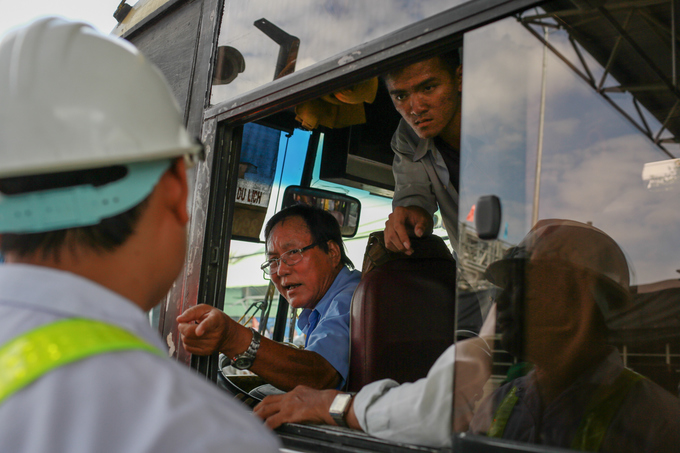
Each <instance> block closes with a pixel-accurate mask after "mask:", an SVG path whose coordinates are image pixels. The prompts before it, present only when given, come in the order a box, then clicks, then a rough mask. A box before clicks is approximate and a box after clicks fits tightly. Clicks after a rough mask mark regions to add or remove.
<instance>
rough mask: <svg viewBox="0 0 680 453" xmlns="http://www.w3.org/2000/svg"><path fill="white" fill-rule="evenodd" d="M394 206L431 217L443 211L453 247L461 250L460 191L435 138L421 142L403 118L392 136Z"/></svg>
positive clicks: (445, 225) (443, 217) (443, 218)
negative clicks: (422, 211) (418, 210)
mask: <svg viewBox="0 0 680 453" xmlns="http://www.w3.org/2000/svg"><path fill="white" fill-rule="evenodd" d="M392 150H393V151H394V162H393V164H392V171H393V173H394V181H395V187H394V198H393V199H392V207H393V208H394V207H396V206H420V207H421V208H423V209H425V210H426V211H427V212H429V213H430V215H434V213H435V212H436V211H437V208H439V209H440V210H441V215H442V220H443V222H444V227H445V228H446V232H447V234H448V235H449V240H450V241H451V247H453V249H454V250H458V192H457V191H456V189H455V188H454V187H453V186H452V185H451V182H450V179H449V170H448V168H447V166H446V163H445V162H444V159H443V158H442V156H441V154H440V152H439V151H438V150H437V147H436V146H435V144H434V139H431V138H430V139H421V138H419V137H418V135H416V133H415V132H414V131H413V129H411V127H410V126H409V125H408V123H407V122H406V121H404V120H403V119H402V120H401V121H400V122H399V127H397V130H396V131H395V132H394V135H393V136H392Z"/></svg>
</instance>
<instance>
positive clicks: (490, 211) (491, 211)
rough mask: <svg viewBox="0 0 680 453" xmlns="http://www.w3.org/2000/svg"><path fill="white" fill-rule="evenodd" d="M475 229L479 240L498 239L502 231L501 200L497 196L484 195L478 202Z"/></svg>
mask: <svg viewBox="0 0 680 453" xmlns="http://www.w3.org/2000/svg"><path fill="white" fill-rule="evenodd" d="M475 228H477V236H479V239H486V240H489V239H498V233H499V232H500V230H501V200H500V199H499V198H498V197H497V196H496V195H484V196H483V197H479V200H477V207H476V208H475Z"/></svg>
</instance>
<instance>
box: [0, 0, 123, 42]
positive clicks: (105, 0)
mask: <svg viewBox="0 0 680 453" xmlns="http://www.w3.org/2000/svg"><path fill="white" fill-rule="evenodd" d="M119 3H120V1H119V0H67V1H55V0H20V1H17V0H0V11H2V14H0V38H2V37H3V36H4V35H5V34H6V33H7V32H9V31H10V30H12V29H14V28H16V27H18V26H21V25H24V24H27V23H29V22H32V21H33V20H35V19H38V18H40V17H43V16H55V15H56V16H61V17H65V18H67V19H73V20H80V21H84V22H88V23H90V24H91V25H93V26H94V27H95V28H97V29H98V30H100V31H101V32H103V33H106V34H108V33H110V32H111V30H113V28H114V27H115V26H116V19H114V18H113V13H114V11H115V10H116V8H117V7H118V4H119ZM129 3H130V4H131V5H134V3H136V2H135V1H132V2H129Z"/></svg>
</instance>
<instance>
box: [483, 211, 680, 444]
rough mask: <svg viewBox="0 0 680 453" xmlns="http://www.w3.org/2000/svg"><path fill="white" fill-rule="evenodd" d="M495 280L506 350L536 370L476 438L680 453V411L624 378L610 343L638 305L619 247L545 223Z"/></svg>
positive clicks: (502, 401)
mask: <svg viewBox="0 0 680 453" xmlns="http://www.w3.org/2000/svg"><path fill="white" fill-rule="evenodd" d="M487 278H488V279H489V280H490V281H491V282H492V283H494V284H496V285H497V286H500V287H501V288H502V289H503V292H502V293H501V294H500V295H499V297H498V299H497V308H498V321H497V326H498V330H499V331H500V333H501V344H502V346H503V348H504V349H506V350H507V351H508V352H510V353H511V354H513V355H514V356H515V357H517V358H518V359H521V360H525V361H527V362H530V363H531V364H533V366H534V368H533V370H532V371H530V372H529V373H528V374H527V375H526V376H523V377H520V378H517V379H514V380H512V381H511V382H509V383H507V384H506V385H504V386H502V387H500V388H499V389H497V390H496V391H495V392H494V393H493V394H492V395H491V396H490V397H489V398H488V399H486V400H485V401H484V402H483V403H482V405H481V407H480V409H479V410H478V411H477V413H476V414H475V416H474V418H473V420H472V422H471V426H470V430H471V431H472V432H473V433H475V434H486V435H487V436H490V437H500V438H504V439H512V440H518V441H525V442H531V443H538V444H544V445H551V446H556V447H566V448H572V449H576V450H585V451H607V452H627V451H630V452H633V451H655V452H666V451H677V448H678V445H680V436H679V435H678V429H677V428H678V425H679V422H678V420H680V402H679V401H678V399H677V398H675V397H674V396H673V395H671V394H670V393H669V392H667V391H665V390H664V389H662V388H661V387H659V386H658V385H656V384H655V383H653V382H651V381H650V380H648V379H646V378H644V377H643V376H641V375H639V374H637V373H635V372H634V371H632V370H630V369H628V368H625V367H624V366H623V362H622V360H621V357H620V355H619V353H618V351H617V350H616V348H614V347H613V346H611V345H609V344H608V342H607V340H608V328H607V320H608V319H609V318H611V316H612V314H615V313H617V312H619V311H620V310H623V309H625V308H626V307H629V306H630V300H631V299H630V294H629V269H628V265H627V262H626V258H625V255H624V254H623V252H622V250H621V248H620V247H619V246H618V245H617V244H616V242H615V241H614V240H613V239H612V238H611V237H609V236H608V235H607V234H605V233H604V232H602V231H601V230H599V229H597V228H595V227H593V226H591V225H587V224H583V223H579V222H575V221H570V220H554V219H551V220H541V221H539V222H538V223H537V224H536V225H535V226H534V228H533V229H532V230H531V231H530V232H529V234H528V235H527V236H526V237H525V238H524V240H523V241H522V242H521V243H520V244H519V245H518V246H517V247H515V248H512V249H510V250H509V251H508V252H507V254H506V256H505V257H504V259H502V260H500V261H497V262H495V263H492V264H491V265H490V266H489V268H488V269H487ZM649 414H655V415H654V417H650V416H649Z"/></svg>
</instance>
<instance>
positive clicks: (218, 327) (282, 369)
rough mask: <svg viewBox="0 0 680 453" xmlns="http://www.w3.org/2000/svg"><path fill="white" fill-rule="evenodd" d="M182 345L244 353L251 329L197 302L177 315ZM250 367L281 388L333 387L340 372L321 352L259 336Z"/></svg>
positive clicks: (229, 354)
mask: <svg viewBox="0 0 680 453" xmlns="http://www.w3.org/2000/svg"><path fill="white" fill-rule="evenodd" d="M177 321H178V323H179V332H180V334H181V335H182V341H183V342H184V347H185V349H186V350H187V351H188V352H190V353H192V354H198V355H209V354H212V353H214V352H217V351H219V352H221V353H223V354H224V355H226V356H227V357H235V356H237V355H238V354H241V353H243V352H244V351H245V350H246V349H248V346H249V345H250V341H251V339H252V336H253V333H252V332H251V330H250V329H248V328H246V327H244V326H242V325H240V324H238V323H237V322H235V321H234V320H233V319H231V318H229V317H228V316H227V315H226V314H225V313H224V312H223V311H221V310H218V309H217V308H215V307H211V306H209V305H197V306H195V307H192V308H190V309H188V310H187V311H185V312H184V313H182V314H181V315H180V316H178V317H177ZM250 371H252V372H253V373H255V374H257V375H258V376H260V377H261V378H262V379H264V380H265V381H267V382H269V383H270V384H272V385H273V386H275V387H277V388H280V389H281V390H286V391H288V390H291V389H293V388H295V387H296V386H297V385H301V384H303V385H307V386H309V387H312V388H316V389H327V388H335V387H337V386H338V384H339V383H340V380H341V376H340V374H339V373H338V372H337V371H336V370H335V368H333V366H332V365H331V364H330V363H328V361H327V360H326V359H324V358H323V357H322V356H321V355H319V354H317V353H316V352H312V351H304V350H301V349H296V348H293V347H290V346H286V345H284V344H281V343H277V342H275V341H272V340H269V339H268V338H262V339H261V342H260V348H259V349H258V351H257V355H256V357H255V361H254V362H253V365H252V366H251V367H250Z"/></svg>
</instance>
